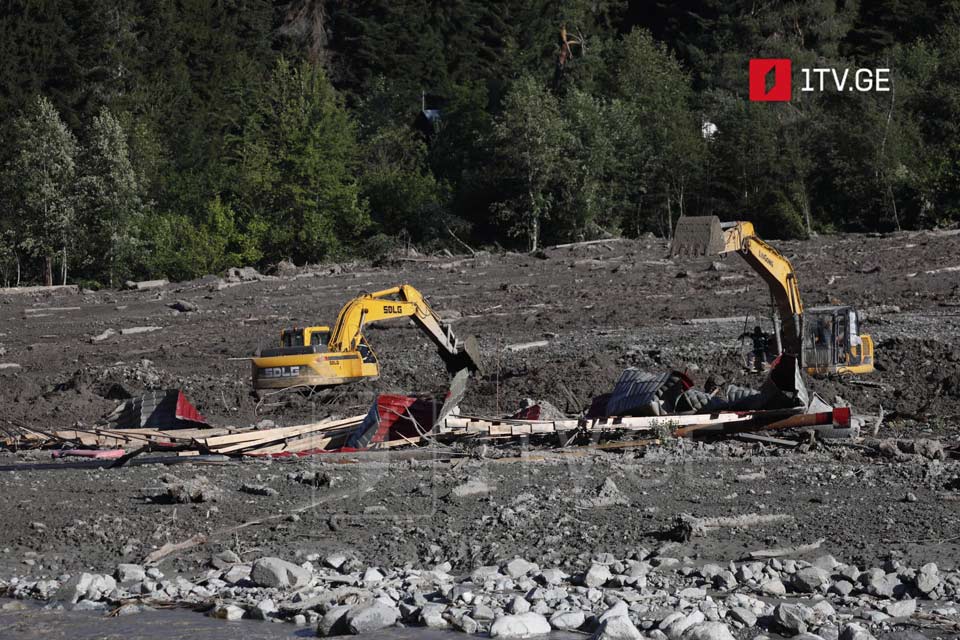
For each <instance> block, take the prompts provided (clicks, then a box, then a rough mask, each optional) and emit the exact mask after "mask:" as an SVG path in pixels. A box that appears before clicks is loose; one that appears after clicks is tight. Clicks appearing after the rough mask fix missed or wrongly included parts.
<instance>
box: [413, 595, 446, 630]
mask: <svg viewBox="0 0 960 640" xmlns="http://www.w3.org/2000/svg"><path fill="white" fill-rule="evenodd" d="M446 611H447V606H446V605H444V604H440V603H437V602H428V603H427V604H425V605H423V606H422V607H420V622H421V623H423V625H424V626H425V627H427V628H428V629H449V628H450V623H449V622H447V619H446V618H444V617H443V614H444V613H446Z"/></svg>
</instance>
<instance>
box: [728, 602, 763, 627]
mask: <svg viewBox="0 0 960 640" xmlns="http://www.w3.org/2000/svg"><path fill="white" fill-rule="evenodd" d="M727 615H728V616H730V617H731V618H733V619H734V620H736V621H737V622H740V623H741V624H743V625H744V626H745V627H754V626H756V624H757V616H756V615H754V613H753V611H750V609H747V608H746V607H733V608H732V609H730V611H729V612H727Z"/></svg>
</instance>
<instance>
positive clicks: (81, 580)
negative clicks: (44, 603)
mask: <svg viewBox="0 0 960 640" xmlns="http://www.w3.org/2000/svg"><path fill="white" fill-rule="evenodd" d="M116 588H117V582H116V580H114V579H113V577H111V576H102V575H99V574H96V573H79V574H76V575H74V576H72V577H71V578H70V579H69V580H67V581H66V582H64V583H63V585H61V587H60V589H59V590H58V591H57V593H56V595H55V596H54V599H56V600H63V601H65V602H69V603H70V604H76V603H77V602H79V601H80V600H84V599H86V600H90V601H94V602H95V601H97V600H100V599H101V598H102V597H103V596H105V595H106V594H108V593H110V592H111V591H113V590H114V589H116Z"/></svg>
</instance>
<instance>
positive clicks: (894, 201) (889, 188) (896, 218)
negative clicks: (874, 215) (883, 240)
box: [884, 171, 903, 231]
mask: <svg viewBox="0 0 960 640" xmlns="http://www.w3.org/2000/svg"><path fill="white" fill-rule="evenodd" d="M884 178H886V171H884ZM886 183H887V194H888V195H889V196H890V209H891V211H892V212H893V223H894V224H895V225H897V231H903V229H901V228H900V215H899V214H898V213H897V199H896V198H895V197H894V196H893V186H891V184H890V181H889V180H886Z"/></svg>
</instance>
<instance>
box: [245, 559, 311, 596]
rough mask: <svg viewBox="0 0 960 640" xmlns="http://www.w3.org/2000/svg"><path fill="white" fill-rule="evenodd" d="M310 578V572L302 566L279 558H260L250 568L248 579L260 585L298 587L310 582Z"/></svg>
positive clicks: (283, 587) (281, 587) (280, 587)
mask: <svg viewBox="0 0 960 640" xmlns="http://www.w3.org/2000/svg"><path fill="white" fill-rule="evenodd" d="M312 578H313V576H312V574H311V573H310V572H309V571H307V570H306V569H304V568H303V567H298V566H297V565H295V564H293V563H292V562H287V561H286V560H281V559H280V558H260V559H259V560H257V561H256V562H254V563H253V568H252V569H251V570H250V579H251V580H253V582H255V583H256V584H257V585H259V586H261V587H273V588H277V589H285V588H288V587H293V588H294V589H298V588H300V587H305V586H306V585H308V584H310V580H311V579H312Z"/></svg>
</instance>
